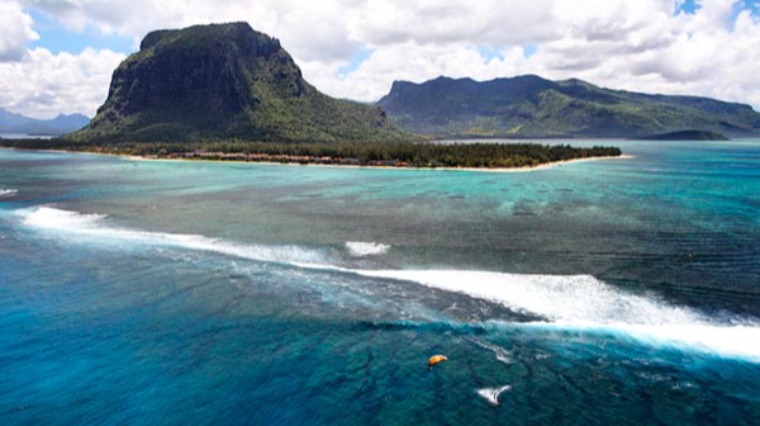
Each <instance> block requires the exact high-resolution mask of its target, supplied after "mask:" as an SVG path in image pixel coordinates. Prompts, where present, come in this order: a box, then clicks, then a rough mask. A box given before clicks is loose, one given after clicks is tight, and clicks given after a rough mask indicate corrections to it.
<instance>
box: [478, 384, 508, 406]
mask: <svg viewBox="0 0 760 426" xmlns="http://www.w3.org/2000/svg"><path fill="white" fill-rule="evenodd" d="M510 389H512V386H510V385H505V386H502V387H500V388H485V389H478V395H480V396H482V397H483V398H485V399H486V401H488V403H489V404H491V405H499V404H500V403H499V395H501V394H502V393H504V392H506V391H508V390H510Z"/></svg>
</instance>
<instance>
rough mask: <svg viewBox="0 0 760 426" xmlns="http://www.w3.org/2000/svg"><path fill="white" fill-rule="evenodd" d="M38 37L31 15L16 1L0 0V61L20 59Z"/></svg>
mask: <svg viewBox="0 0 760 426" xmlns="http://www.w3.org/2000/svg"><path fill="white" fill-rule="evenodd" d="M38 37H39V36H38V35H37V33H35V32H34V30H32V18H31V16H29V15H28V14H27V13H25V12H24V11H23V10H22V9H21V6H20V5H19V4H18V3H14V2H10V1H6V0H0V62H5V61H17V60H20V59H21V58H23V56H24V54H25V53H26V47H27V45H28V44H29V43H31V42H32V41H34V40H36V39H37V38H38Z"/></svg>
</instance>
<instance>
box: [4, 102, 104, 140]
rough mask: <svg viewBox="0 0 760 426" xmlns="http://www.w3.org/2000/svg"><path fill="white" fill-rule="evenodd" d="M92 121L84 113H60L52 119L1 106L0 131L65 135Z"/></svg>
mask: <svg viewBox="0 0 760 426" xmlns="http://www.w3.org/2000/svg"><path fill="white" fill-rule="evenodd" d="M89 122H90V119H89V118H87V117H85V116H84V115H82V114H69V115H67V114H59V115H58V116H57V117H55V118H53V119H50V120H40V119H36V118H31V117H27V116H25V115H22V114H16V113H12V112H9V111H7V110H5V109H3V108H0V133H28V134H40V135H63V134H66V133H71V132H74V131H76V130H79V129H81V128H82V127H84V126H86V125H87V123H89Z"/></svg>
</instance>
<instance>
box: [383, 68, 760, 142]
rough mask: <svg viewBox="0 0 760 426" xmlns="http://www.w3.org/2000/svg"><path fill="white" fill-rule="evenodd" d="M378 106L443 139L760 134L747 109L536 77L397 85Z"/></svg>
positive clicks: (758, 117) (405, 124)
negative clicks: (708, 133)
mask: <svg viewBox="0 0 760 426" xmlns="http://www.w3.org/2000/svg"><path fill="white" fill-rule="evenodd" d="M377 105H379V106H382V107H383V108H385V109H386V111H387V112H388V114H389V115H390V116H391V118H393V119H394V121H395V122H396V124H398V125H399V126H400V127H402V128H404V129H406V130H409V131H413V132H418V133H424V134H432V135H436V136H443V137H526V138H530V137H541V138H545V137H614V138H634V137H644V136H649V135H654V134H663V133H670V132H679V131H693V130H699V131H711V132H719V133H723V134H725V135H728V136H732V137H746V136H758V135H760V114H758V113H757V112H756V111H754V110H753V109H752V108H751V107H750V106H748V105H743V104H737V103H729V102H722V101H718V100H715V99H710V98H702V97H691V96H665V95H648V94H643V93H634V92H626V91H619V90H611V89H605V88H600V87H597V86H595V85H593V84H591V83H587V82H585V81H582V80H577V79H571V80H564V81H551V80H546V79H544V78H541V77H538V76H534V75H525V76H518V77H514V78H501V79H495V80H491V81H485V82H477V81H475V80H472V79H469V78H465V79H451V78H446V77H440V78H437V79H435V80H431V81H427V82H425V83H421V84H416V83H410V82H405V81H396V82H394V83H393V87H392V89H391V91H390V93H389V94H388V95H387V96H385V97H383V98H382V99H381V100H380V101H379V102H378V103H377Z"/></svg>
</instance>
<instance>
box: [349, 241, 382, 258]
mask: <svg viewBox="0 0 760 426" xmlns="http://www.w3.org/2000/svg"><path fill="white" fill-rule="evenodd" d="M345 245H346V250H348V254H350V255H351V257H366V256H378V255H381V254H385V253H387V252H388V250H390V248H391V246H389V245H387V244H380V243H376V242H374V241H373V242H371V243H363V242H358V241H349V242H347V243H346V244H345Z"/></svg>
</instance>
